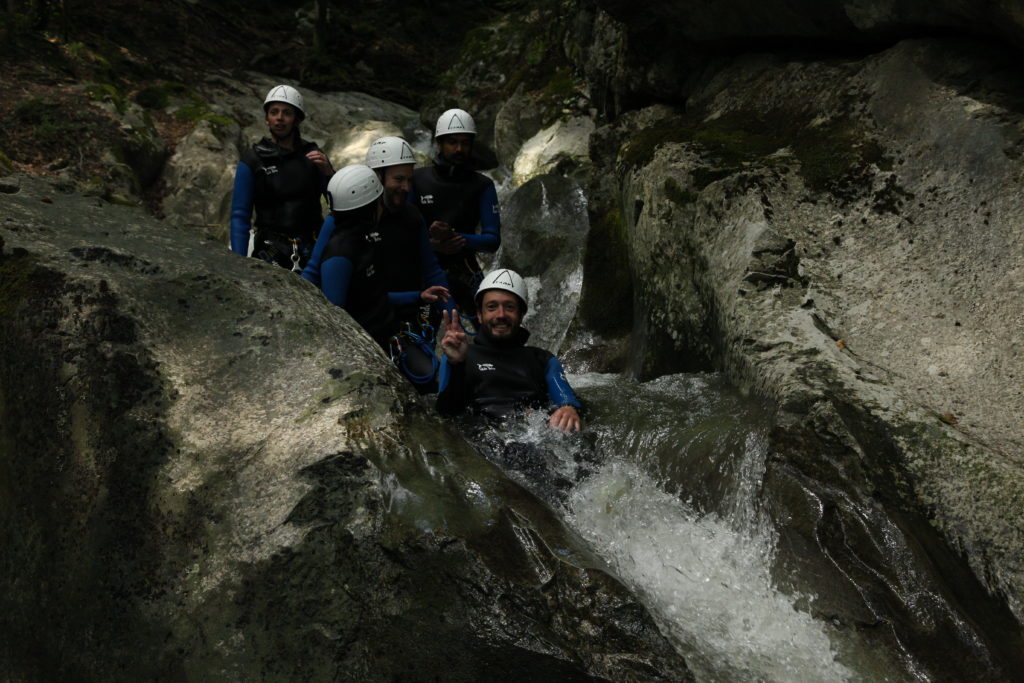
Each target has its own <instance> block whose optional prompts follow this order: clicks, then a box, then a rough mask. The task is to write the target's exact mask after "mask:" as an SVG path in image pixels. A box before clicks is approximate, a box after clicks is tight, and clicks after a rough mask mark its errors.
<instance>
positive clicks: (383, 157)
mask: <svg viewBox="0 0 1024 683" xmlns="http://www.w3.org/2000/svg"><path fill="white" fill-rule="evenodd" d="M415 163H416V155H415V154H413V153H412V147H410V146H409V143H408V142H406V141H405V140H403V139H402V138H396V137H394V136H388V137H383V138H377V139H376V140H374V141H373V144H372V145H370V149H368V150H366V165H367V166H369V167H370V168H385V167H387V166H400V165H402V164H415Z"/></svg>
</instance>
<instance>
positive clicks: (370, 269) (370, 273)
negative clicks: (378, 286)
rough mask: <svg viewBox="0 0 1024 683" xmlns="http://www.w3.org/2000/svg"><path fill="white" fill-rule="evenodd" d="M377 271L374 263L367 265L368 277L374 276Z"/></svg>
mask: <svg viewBox="0 0 1024 683" xmlns="http://www.w3.org/2000/svg"><path fill="white" fill-rule="evenodd" d="M376 272H377V271H376V270H375V269H374V267H373V264H372V263H371V264H370V265H369V266H367V267H366V277H373V274H374V273H376Z"/></svg>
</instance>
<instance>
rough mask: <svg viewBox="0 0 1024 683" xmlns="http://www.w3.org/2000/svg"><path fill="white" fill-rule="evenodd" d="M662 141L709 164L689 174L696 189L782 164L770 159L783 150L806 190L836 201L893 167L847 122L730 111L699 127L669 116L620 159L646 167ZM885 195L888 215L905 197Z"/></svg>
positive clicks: (641, 135) (857, 191)
mask: <svg viewBox="0 0 1024 683" xmlns="http://www.w3.org/2000/svg"><path fill="white" fill-rule="evenodd" d="M667 142H677V143H687V142H688V143H692V144H693V145H694V146H695V148H697V149H698V150H699V151H701V152H702V153H703V156H704V158H705V159H706V160H707V161H708V162H710V163H708V164H707V165H705V166H701V167H699V168H696V169H695V170H694V171H692V177H693V184H694V187H695V188H697V189H698V190H700V189H703V188H705V187H707V186H708V185H709V184H711V183H713V182H715V181H716V180H720V179H721V178H724V177H727V176H730V175H732V174H734V173H736V172H738V171H740V170H742V169H743V168H744V167H745V166H748V165H752V164H757V165H758V166H761V167H764V166H772V165H776V164H781V163H785V158H784V156H778V157H776V156H773V155H775V154H776V153H777V152H778V151H779V150H780V149H783V148H788V149H789V150H790V151H791V152H792V155H793V156H795V157H796V158H797V159H798V160H799V162H800V165H799V166H800V175H801V177H802V178H803V180H804V183H805V184H806V185H807V187H808V188H809V189H811V190H812V191H814V192H830V193H833V194H836V195H837V196H840V197H843V196H847V197H852V196H854V195H857V194H860V193H863V192H865V191H866V190H867V188H868V186H869V185H870V182H871V178H870V174H867V173H865V171H866V170H867V169H869V168H870V167H871V166H872V165H874V166H875V167H877V168H878V169H880V170H883V171H885V170H891V169H892V167H893V163H892V160H891V159H890V158H888V157H887V156H886V155H885V151H884V149H883V147H882V146H881V145H880V144H879V143H878V141H877V140H875V139H873V138H872V137H871V136H870V134H869V133H868V131H866V130H864V129H863V128H862V127H861V126H859V125H857V124H856V123H855V122H853V121H852V120H850V119H837V120H834V121H830V122H827V123H825V124H820V125H814V124H812V122H811V121H810V120H809V119H808V118H807V117H806V116H802V115H801V114H799V113H797V112H787V111H771V112H756V113H753V112H745V111H734V112H728V113H727V114H725V115H723V116H720V117H717V118H715V119H712V120H710V121H699V122H693V121H688V120H686V119H685V118H684V117H683V116H674V117H668V118H666V119H664V120H663V121H661V122H659V123H657V124H656V125H653V126H651V127H649V128H646V129H644V130H642V131H639V132H638V133H637V134H636V135H634V136H633V138H631V139H630V140H629V141H628V142H627V143H626V144H625V145H624V146H623V149H622V151H621V152H620V156H619V160H620V161H621V162H623V163H624V164H626V165H628V166H631V167H640V166H643V165H646V164H647V163H649V162H650V160H651V158H653V156H654V153H655V151H656V150H657V148H658V146H659V145H662V144H665V143H667ZM890 195H891V197H888V198H886V200H885V201H884V202H881V204H880V206H881V207H882V208H881V209H880V210H889V207H890V205H893V203H894V201H898V200H899V199H902V198H905V195H902V194H899V192H892V193H890ZM890 199H892V200H893V201H890Z"/></svg>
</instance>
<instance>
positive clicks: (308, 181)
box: [231, 138, 327, 268]
mask: <svg viewBox="0 0 1024 683" xmlns="http://www.w3.org/2000/svg"><path fill="white" fill-rule="evenodd" d="M317 149H319V147H317V144H316V143H315V142H308V141H305V140H302V139H301V138H300V139H299V140H298V143H297V144H296V146H295V149H285V148H284V147H281V146H280V145H278V144H276V143H275V142H273V141H272V140H270V139H269V138H263V139H262V140H260V141H259V142H257V143H256V144H254V145H253V146H252V147H250V148H249V149H247V150H246V151H245V154H243V155H242V160H241V161H240V162H239V164H238V168H237V169H236V171H235V189H234V194H233V196H232V202H231V248H232V250H234V251H235V252H236V253H239V254H242V255H243V256H244V255H245V253H246V252H247V250H248V243H249V224H250V221H251V219H252V211H253V208H255V210H256V221H255V228H256V237H255V241H254V247H253V256H254V257H257V258H262V259H264V260H265V261H270V262H271V263H277V264H278V265H280V266H284V267H286V268H291V267H292V260H291V257H292V253H293V247H292V240H296V242H297V246H298V248H299V256H300V262H299V266H300V267H301V266H303V265H304V264H305V262H306V259H308V258H309V252H310V250H311V249H312V248H313V243H314V240H315V237H316V232H317V230H319V228H320V224H321V222H322V220H323V215H322V213H321V209H320V197H321V195H322V194H323V191H324V189H325V188H326V184H327V176H325V175H324V174H323V173H321V172H320V169H318V168H317V167H316V165H314V164H313V162H312V161H310V160H309V159H307V158H306V154H308V153H309V152H311V151H314V150H317Z"/></svg>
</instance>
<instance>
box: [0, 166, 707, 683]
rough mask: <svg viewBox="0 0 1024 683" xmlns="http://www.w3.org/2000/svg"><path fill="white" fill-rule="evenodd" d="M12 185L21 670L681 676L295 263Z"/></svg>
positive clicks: (6, 524) (8, 302)
mask: <svg viewBox="0 0 1024 683" xmlns="http://www.w3.org/2000/svg"><path fill="white" fill-rule="evenodd" d="M19 182H20V183H21V186H22V190H21V192H19V193H18V194H16V195H3V196H2V198H0V203H2V209H3V214H4V216H5V218H6V220H5V221H4V222H3V223H2V224H0V236H2V240H3V244H4V247H3V250H2V255H0V275H2V282H3V287H2V288H0V343H2V346H3V349H4V353H3V354H2V355H0V396H2V397H3V400H2V401H0V413H2V414H0V471H2V473H3V476H2V477H0V489H2V491H0V493H2V499H3V501H4V505H3V508H2V511H0V516H2V522H3V524H2V525H0V529H2V531H0V543H2V545H3V547H4V558H5V561H4V563H3V565H2V569H0V586H2V595H3V609H2V610H0V615H2V616H0V629H2V630H3V632H4V633H5V634H6V635H5V638H4V640H3V642H2V645H0V668H2V669H3V670H4V671H5V672H7V673H8V674H9V675H12V676H13V677H14V678H17V679H25V680H42V679H46V680H61V679H64V680H66V679H68V678H89V679H109V678H117V679H121V678H124V679H133V680H156V679H160V680H163V679H169V678H173V679H203V680H206V679H218V680H266V679H276V680H328V679H330V680H334V679H344V680H360V681H392V680H398V679H401V680H423V679H425V678H431V679H432V678H434V677H436V676H443V677H444V678H445V680H452V681H478V680H594V679H600V680H616V681H618V680H622V681H649V680H666V681H668V680H671V681H678V680H691V676H690V675H689V673H688V671H687V669H686V666H685V663H684V662H683V660H682V659H681V658H680V657H679V656H678V655H676V654H675V653H674V652H672V650H671V648H670V647H669V645H668V644H667V642H666V641H665V639H664V638H663V637H662V636H661V635H660V634H659V632H658V630H657V628H656V627H655V625H654V623H653V621H652V619H651V618H650V616H649V615H648V614H647V613H646V612H645V611H644V610H643V609H642V608H641V607H640V606H639V603H638V602H637V601H636V599H635V598H634V597H633V596H631V595H630V594H629V593H628V592H627V591H626V590H625V589H624V588H623V587H622V586H621V585H620V584H619V583H618V582H617V581H616V580H615V579H613V578H612V577H611V576H609V575H608V574H607V573H606V572H605V571H604V570H603V569H602V563H601V562H600V561H599V560H598V559H597V558H594V557H593V556H591V555H590V553H589V551H588V550H587V549H586V548H584V547H583V546H582V544H581V542H580V541H578V540H577V539H576V538H575V537H574V536H573V535H571V534H570V533H568V532H567V531H566V530H565V529H564V528H563V527H562V526H561V524H560V523H559V522H558V520H557V519H556V518H555V517H554V516H553V514H552V513H551V512H550V511H549V510H548V509H547V508H546V507H545V506H544V505H543V504H541V503H539V502H538V501H537V500H536V499H534V498H533V497H532V496H530V495H529V494H528V493H526V492H525V491H524V490H523V489H522V488H520V487H519V486H518V485H516V484H514V483H513V482H511V481H510V480H509V479H507V478H506V477H505V476H504V475H502V474H501V472H500V471H498V470H497V469H496V468H494V467H493V466H492V465H490V464H489V463H488V462H487V461H486V460H484V459H483V458H482V457H481V456H480V455H479V454H477V453H476V452H475V451H474V450H473V449H472V448H470V447H469V446H468V445H467V444H466V443H465V442H464V441H462V440H461V438H460V437H459V436H458V435H457V434H456V432H455V431H454V430H453V429H451V428H450V427H449V426H447V425H446V424H445V423H444V422H442V421H440V420H439V419H438V418H436V417H435V416H433V415H432V414H431V413H430V412H429V411H428V410H427V409H426V406H425V405H424V404H423V403H421V402H420V399H419V398H418V397H417V396H416V395H415V394H414V392H412V390H411V389H410V388H409V387H408V385H407V384H406V383H405V382H404V381H403V380H402V379H401V378H400V377H399V375H398V374H397V372H396V371H395V369H394V367H393V366H392V365H391V364H390V362H389V361H388V360H387V359H386V358H385V357H384V356H383V354H382V353H381V351H380V350H379V348H378V347H376V345H375V344H374V343H373V342H372V341H371V340H370V339H369V338H368V337H367V336H366V335H365V334H364V333H363V332H362V331H361V330H359V329H358V327H357V326H356V325H355V324H354V323H353V322H352V320H351V319H350V318H349V317H348V315H347V314H346V313H345V312H344V311H342V310H340V309H338V308H336V307H333V306H330V305H329V304H327V303H326V302H325V301H324V300H323V298H322V296H321V295H320V293H319V292H317V291H316V290H315V289H314V288H313V287H311V286H310V285H309V284H308V283H306V282H305V281H304V280H302V279H300V278H297V277H295V276H293V275H291V274H290V273H287V272H286V271H284V270H283V269H279V268H274V267H271V266H268V265H267V264H265V263H263V262H260V261H257V260H254V259H243V258H239V257H237V256H235V255H234V254H231V253H230V252H229V251H228V250H227V249H226V248H224V247H223V246H222V245H220V244H217V243H215V242H209V241H206V242H203V241H200V240H197V239H196V238H195V237H194V235H193V236H190V235H191V233H189V232H188V231H185V230H180V229H179V228H178V226H176V225H174V224H173V223H171V221H157V220H155V219H152V218H149V217H147V216H146V215H145V214H144V213H142V212H141V211H140V210H138V209H131V208H127V207H121V206H114V205H111V204H108V203H104V202H99V201H97V200H95V199H90V198H83V197H80V196H78V195H73V194H72V195H59V196H57V197H53V196H52V194H51V193H50V190H49V188H48V187H47V186H46V185H43V184H40V183H39V182H38V181H36V180H33V179H29V178H24V179H19ZM40 199H49V203H47V202H43V201H40ZM54 653H58V654H59V656H55V654H54Z"/></svg>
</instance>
